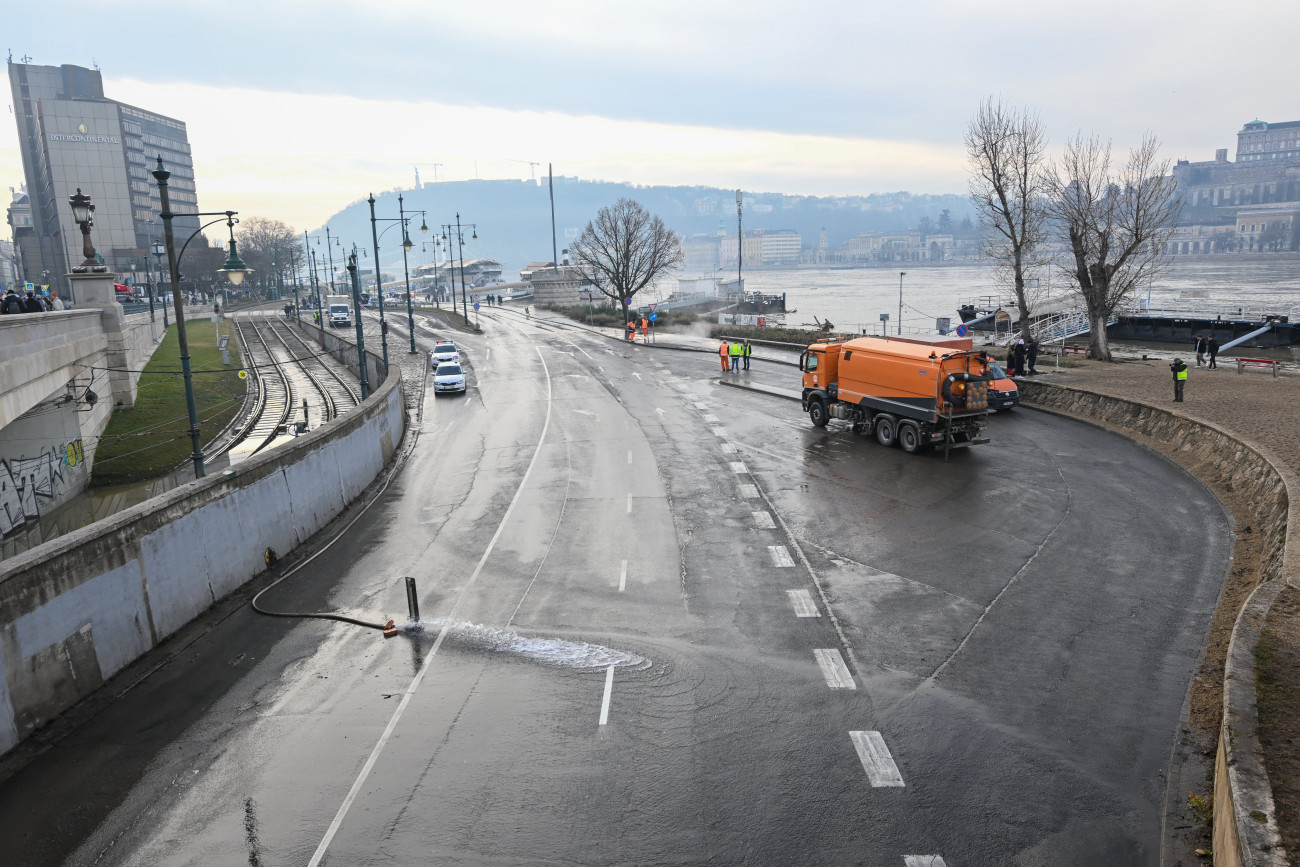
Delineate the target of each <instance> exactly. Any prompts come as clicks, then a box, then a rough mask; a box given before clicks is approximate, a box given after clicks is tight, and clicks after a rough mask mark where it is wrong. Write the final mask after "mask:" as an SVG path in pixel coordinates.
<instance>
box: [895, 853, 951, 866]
mask: <svg viewBox="0 0 1300 867" xmlns="http://www.w3.org/2000/svg"><path fill="white" fill-rule="evenodd" d="M903 867H948V865H947V864H945V863H943V856H942V855H904V856H903Z"/></svg>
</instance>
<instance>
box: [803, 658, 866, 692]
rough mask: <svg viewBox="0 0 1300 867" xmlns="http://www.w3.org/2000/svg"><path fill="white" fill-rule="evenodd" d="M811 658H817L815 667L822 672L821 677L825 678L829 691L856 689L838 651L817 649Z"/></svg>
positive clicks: (851, 675)
mask: <svg viewBox="0 0 1300 867" xmlns="http://www.w3.org/2000/svg"><path fill="white" fill-rule="evenodd" d="M813 656H815V657H816V658H817V666H818V667H819V668H820V669H821V670H822V677H824V678H826V685H827V686H829V687H830V688H831V689H857V688H858V685H857V684H856V683H854V682H853V674H852V673H851V672H850V671H849V667H848V666H847V665H845V664H844V657H843V656H841V655H840V652H839V651H838V650H835V649H834V648H831V649H829V650H822V649H818V650H814V651H813Z"/></svg>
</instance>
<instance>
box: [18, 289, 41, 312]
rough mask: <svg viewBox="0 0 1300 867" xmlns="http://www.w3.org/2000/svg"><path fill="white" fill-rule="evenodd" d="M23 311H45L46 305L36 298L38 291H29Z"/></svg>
mask: <svg viewBox="0 0 1300 867" xmlns="http://www.w3.org/2000/svg"><path fill="white" fill-rule="evenodd" d="M23 312H24V313H44V312H45V305H44V304H42V303H41V302H40V301H39V300H38V299H37V298H36V293H35V292H28V293H27V300H26V301H24V302H23Z"/></svg>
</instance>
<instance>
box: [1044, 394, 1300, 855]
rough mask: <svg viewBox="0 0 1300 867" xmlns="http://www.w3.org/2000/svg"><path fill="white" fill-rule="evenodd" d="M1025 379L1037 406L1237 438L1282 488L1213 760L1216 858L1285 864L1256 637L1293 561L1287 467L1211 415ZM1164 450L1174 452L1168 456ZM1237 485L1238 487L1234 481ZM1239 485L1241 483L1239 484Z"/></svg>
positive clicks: (1120, 428)
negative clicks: (1087, 408)
mask: <svg viewBox="0 0 1300 867" xmlns="http://www.w3.org/2000/svg"><path fill="white" fill-rule="evenodd" d="M1028 385H1029V386H1030V387H1029V388H1028V389H1022V394H1021V399H1022V400H1026V398H1028V400H1026V402H1027V403H1029V404H1032V405H1034V408H1036V409H1043V410H1047V411H1049V412H1057V413H1059V414H1066V413H1065V412H1064V410H1063V409H1062V408H1060V407H1057V406H1053V405H1051V404H1040V403H1039V402H1038V400H1036V399H1035V397H1039V398H1041V397H1043V396H1045V394H1046V393H1048V392H1049V391H1051V392H1056V393H1059V394H1069V393H1072V394H1075V395H1086V396H1087V397H1088V398H1090V399H1092V400H1095V401H1097V402H1099V403H1101V404H1103V405H1109V407H1110V408H1111V409H1112V411H1113V414H1114V415H1116V416H1119V418H1117V419H1110V418H1108V419H1106V420H1107V421H1108V422H1109V426H1112V429H1115V430H1116V431H1117V432H1119V433H1125V432H1134V433H1135V432H1139V431H1141V424H1140V423H1141V422H1143V421H1148V422H1149V421H1151V420H1153V419H1155V418H1156V417H1157V416H1158V417H1162V418H1163V419H1166V420H1170V421H1174V422H1176V423H1178V424H1181V425H1187V426H1190V427H1192V428H1193V429H1200V430H1202V431H1204V432H1205V433H1207V434H1212V435H1215V436H1218V437H1222V438H1223V439H1225V440H1227V441H1230V442H1232V443H1235V444H1236V445H1237V446H1239V448H1240V450H1241V451H1243V452H1249V453H1250V454H1252V455H1253V456H1254V457H1255V458H1256V459H1257V460H1258V461H1259V462H1260V463H1262V464H1263V465H1264V466H1266V467H1267V468H1268V471H1269V472H1270V474H1271V475H1272V476H1273V477H1274V478H1275V479H1276V481H1277V487H1279V488H1280V492H1279V495H1278V506H1280V507H1281V508H1282V509H1284V510H1285V511H1284V516H1285V521H1284V525H1283V528H1282V531H1281V534H1280V535H1281V538H1280V539H1279V540H1278V543H1279V544H1278V547H1279V548H1280V550H1279V551H1277V552H1275V553H1274V554H1270V553H1269V552H1268V551H1267V549H1265V550H1264V551H1263V557H1264V559H1263V563H1262V565H1261V572H1262V577H1263V580H1262V581H1261V583H1260V585H1259V586H1258V587H1256V588H1255V589H1254V590H1253V591H1252V592H1251V594H1250V596H1249V597H1248V598H1247V600H1246V602H1245V603H1244V604H1243V605H1242V607H1241V610H1240V611H1239V612H1237V617H1236V620H1235V622H1234V624H1233V628H1232V635H1231V638H1230V639H1229V645H1228V654H1227V658H1226V660H1225V662H1224V677H1223V715H1222V722H1221V725H1220V731H1219V739H1218V741H1219V743H1218V748H1217V750H1216V754H1215V764H1214V768H1215V774H1214V778H1215V782H1216V785H1215V786H1214V813H1213V823H1212V824H1213V829H1212V830H1213V841H1214V843H1213V851H1214V853H1215V856H1214V861H1215V864H1216V865H1220V867H1246V865H1277V867H1282V865H1286V864H1288V863H1289V861H1288V859H1287V856H1286V850H1285V849H1284V848H1283V846H1282V840H1281V835H1280V833H1279V832H1278V826H1277V815H1276V808H1275V804H1274V801H1273V789H1272V786H1271V785H1270V784H1269V781H1268V774H1267V772H1266V770H1265V768H1264V763H1263V758H1262V752H1263V750H1262V746H1261V744H1260V742H1259V734H1258V731H1259V718H1258V711H1257V706H1256V672H1255V648H1256V646H1257V644H1258V643H1259V636H1260V633H1261V631H1262V630H1263V627H1264V623H1265V621H1266V620H1267V617H1268V612H1269V609H1270V608H1271V607H1272V604H1273V601H1274V600H1275V599H1276V598H1277V596H1278V595H1279V594H1280V593H1281V591H1282V590H1283V589H1285V587H1286V586H1287V584H1288V583H1289V582H1288V573H1289V572H1292V571H1294V570H1293V569H1290V568H1288V567H1289V564H1288V563H1287V560H1288V556H1287V555H1288V553H1289V552H1288V545H1287V542H1288V541H1289V538H1290V535H1291V534H1290V528H1291V523H1292V521H1293V520H1296V517H1297V516H1295V515H1293V514H1292V511H1291V508H1290V494H1289V486H1288V484H1287V482H1288V478H1289V476H1290V473H1289V471H1286V470H1279V468H1278V466H1277V464H1276V463H1274V462H1273V461H1272V460H1270V459H1269V458H1268V457H1267V456H1266V455H1265V454H1264V453H1262V452H1261V451H1260V450H1259V449H1257V448H1255V447H1254V446H1252V445H1250V444H1249V443H1246V442H1243V441H1242V440H1240V439H1239V438H1237V437H1236V436H1234V435H1233V434H1232V433H1230V432H1229V431H1227V430H1224V429H1223V428H1221V427H1219V426H1217V425H1215V424H1212V423H1210V422H1204V421H1199V420H1197V419H1193V418H1190V417H1188V416H1185V415H1180V414H1178V413H1175V412H1172V411H1170V410H1168V409H1164V408H1161V407H1156V406H1152V405H1150V404H1146V403H1142V402H1140V401H1135V400H1130V399H1128V398H1118V397H1110V396H1108V395H1104V394H1100V393H1098V392H1093V391H1088V390H1086V389H1081V388H1077V387H1074V386H1065V385H1056V384H1052V383H1046V382H1031V383H1028ZM1036 392H1037V394H1035V393H1036ZM1146 435H1148V436H1151V435H1152V434H1149V433H1148V434H1146ZM1162 454H1164V453H1163V452H1162ZM1166 457H1170V458H1171V459H1172V456H1170V455H1166ZM1236 457H1237V460H1236V461H1234V466H1238V467H1240V466H1241V464H1242V463H1243V462H1242V461H1240V457H1242V455H1241V454H1240V453H1239V454H1238V455H1237V456H1236ZM1224 463H1225V461H1222V460H1221V461H1220V462H1219V463H1217V464H1216V466H1218V467H1219V468H1222V467H1223V465H1224ZM1202 481H1203V482H1207V483H1209V482H1210V480H1209V479H1205V478H1202ZM1257 481H1258V480H1257ZM1221 484H1222V483H1221ZM1233 487H1238V486H1237V485H1233ZM1212 489H1213V488H1212ZM1238 490H1241V488H1240V487H1238ZM1242 493H1245V491H1242ZM1247 501H1248V502H1249V503H1250V504H1251V506H1252V507H1254V508H1255V509H1256V510H1257V512H1256V515H1257V520H1258V523H1260V524H1263V523H1264V521H1265V518H1264V516H1265V514H1266V513H1265V511H1264V509H1265V506H1264V504H1262V503H1261V502H1259V501H1258V500H1257V499H1256V498H1255V497H1247ZM1275 517H1281V516H1275ZM1221 782H1226V783H1227V785H1219V783H1221ZM1261 817H1262V818H1261Z"/></svg>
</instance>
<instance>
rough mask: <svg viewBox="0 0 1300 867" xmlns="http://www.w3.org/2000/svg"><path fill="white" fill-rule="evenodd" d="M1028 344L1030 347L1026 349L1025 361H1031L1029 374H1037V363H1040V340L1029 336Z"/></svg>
mask: <svg viewBox="0 0 1300 867" xmlns="http://www.w3.org/2000/svg"><path fill="white" fill-rule="evenodd" d="M1028 346H1029V348H1028V349H1026V350H1025V361H1026V362H1028V363H1029V375H1030V376H1037V375H1038V370H1037V368H1036V365H1037V364H1038V341H1037V340H1035V339H1034V338H1032V337H1031V338H1029V345H1028Z"/></svg>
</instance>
